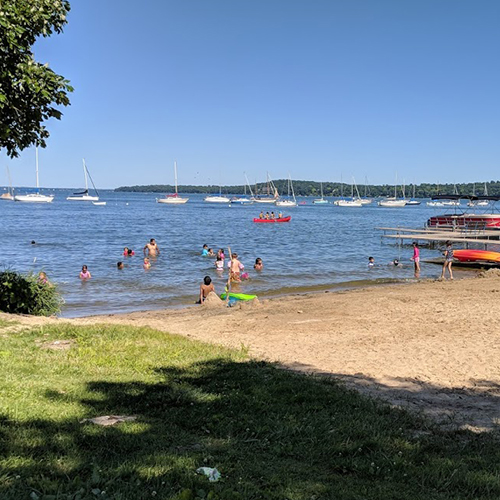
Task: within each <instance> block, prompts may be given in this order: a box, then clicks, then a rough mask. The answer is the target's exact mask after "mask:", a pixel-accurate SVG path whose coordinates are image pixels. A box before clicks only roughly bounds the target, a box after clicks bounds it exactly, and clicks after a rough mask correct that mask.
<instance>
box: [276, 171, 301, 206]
mask: <svg viewBox="0 0 500 500" xmlns="http://www.w3.org/2000/svg"><path fill="white" fill-rule="evenodd" d="M290 191H291V192H292V198H291V199H290ZM275 205H276V206H277V207H296V206H297V200H296V199H295V193H294V191H293V183H292V178H291V177H290V174H288V196H287V198H282V199H281V200H276V202H275Z"/></svg>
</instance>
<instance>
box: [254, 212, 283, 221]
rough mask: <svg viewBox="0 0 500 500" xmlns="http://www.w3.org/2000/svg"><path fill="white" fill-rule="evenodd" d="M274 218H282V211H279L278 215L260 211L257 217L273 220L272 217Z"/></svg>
mask: <svg viewBox="0 0 500 500" xmlns="http://www.w3.org/2000/svg"><path fill="white" fill-rule="evenodd" d="M276 218H278V219H282V218H283V213H282V212H279V213H278V217H276V216H275V215H274V212H271V213H269V212H266V213H264V212H261V213H260V214H259V219H266V220H273V219H276Z"/></svg>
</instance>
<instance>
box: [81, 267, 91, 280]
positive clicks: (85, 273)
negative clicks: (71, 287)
mask: <svg viewBox="0 0 500 500" xmlns="http://www.w3.org/2000/svg"><path fill="white" fill-rule="evenodd" d="M90 278H92V275H91V274H90V271H89V270H88V267H87V266H82V270H81V271H80V279H82V280H88V279H90Z"/></svg>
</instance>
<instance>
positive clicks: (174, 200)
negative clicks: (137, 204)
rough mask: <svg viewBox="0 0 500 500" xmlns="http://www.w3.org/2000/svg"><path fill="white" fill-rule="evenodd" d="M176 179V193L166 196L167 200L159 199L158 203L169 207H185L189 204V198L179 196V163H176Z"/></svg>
mask: <svg viewBox="0 0 500 500" xmlns="http://www.w3.org/2000/svg"><path fill="white" fill-rule="evenodd" d="M174 178H175V193H173V194H167V195H165V198H157V199H156V201H157V202H158V203H165V204H167V205H183V204H184V203H187V202H188V200H189V198H183V197H182V196H179V193H178V192H177V162H176V161H174Z"/></svg>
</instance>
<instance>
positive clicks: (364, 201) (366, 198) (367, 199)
mask: <svg viewBox="0 0 500 500" xmlns="http://www.w3.org/2000/svg"><path fill="white" fill-rule="evenodd" d="M372 202H373V198H370V197H369V196H368V178H367V177H366V176H365V194H364V196H363V198H361V203H362V204H363V205H369V204H370V203H372Z"/></svg>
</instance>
